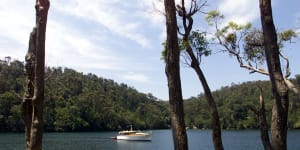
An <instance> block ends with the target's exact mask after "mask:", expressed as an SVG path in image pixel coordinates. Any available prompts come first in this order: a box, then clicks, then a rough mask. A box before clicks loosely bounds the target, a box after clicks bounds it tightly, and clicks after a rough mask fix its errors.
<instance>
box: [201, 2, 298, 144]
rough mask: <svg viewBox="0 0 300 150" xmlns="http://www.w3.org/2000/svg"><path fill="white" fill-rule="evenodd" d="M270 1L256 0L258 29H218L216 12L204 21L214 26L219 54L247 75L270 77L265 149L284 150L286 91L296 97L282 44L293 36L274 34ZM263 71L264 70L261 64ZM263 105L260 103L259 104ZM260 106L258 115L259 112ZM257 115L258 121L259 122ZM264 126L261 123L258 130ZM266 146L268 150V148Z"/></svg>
mask: <svg viewBox="0 0 300 150" xmlns="http://www.w3.org/2000/svg"><path fill="white" fill-rule="evenodd" d="M270 4H271V1H269V0H268V1H263V0H261V1H260V9H261V14H262V15H261V20H262V21H261V22H262V25H263V28H262V30H259V29H255V28H251V24H250V23H248V24H245V25H239V24H237V23H235V22H229V23H228V24H227V25H225V26H224V27H223V28H220V24H221V23H220V22H219V21H220V20H221V19H223V18H224V16H223V15H221V14H220V13H219V12H217V11H211V12H209V13H208V15H207V18H206V19H207V21H208V23H209V24H210V25H213V26H214V27H215V30H216V33H215V34H214V38H215V40H216V41H217V44H218V45H221V47H223V49H222V51H224V52H226V53H228V54H230V55H231V56H233V57H234V58H236V60H237V62H238V63H239V65H240V67H241V68H245V69H248V70H249V71H250V73H260V74H264V75H267V76H269V77H270V81H271V85H272V92H273V97H274V99H275V100H274V105H273V110H272V122H271V126H272V128H271V132H272V144H271V145H272V146H271V147H270V146H267V147H266V146H265V148H266V149H286V129H287V115H288V105H289V104H288V103H289V102H288V88H289V89H291V90H292V91H293V92H294V93H296V94H299V90H298V89H297V87H296V86H295V85H294V84H293V83H292V82H291V81H290V80H289V76H290V75H291V72H290V67H289V59H288V58H287V57H285V56H284V55H283V53H282V49H283V47H284V44H285V42H289V41H291V40H292V39H293V38H294V37H296V36H297V34H296V32H295V31H293V30H290V29H289V30H285V31H282V32H278V33H276V30H275V27H274V23H273V19H272V11H271V5H270ZM280 60H284V62H285V75H283V73H282V72H283V71H282V69H281V63H280ZM265 62H266V64H267V68H268V69H265V68H264V64H265ZM262 104H263V103H262ZM263 109H264V108H263V105H261V106H260V112H261V111H262V110H263ZM261 115H262V114H261V113H260V117H259V118H260V121H262V120H261V119H262V118H261V117H262V116H261ZM266 127H267V125H266V123H265V124H261V129H262V128H266ZM264 134H267V133H265V132H262V140H263V142H264V145H268V144H267V143H269V141H266V139H263V137H266V136H267V135H264ZM268 147H269V148H268Z"/></svg>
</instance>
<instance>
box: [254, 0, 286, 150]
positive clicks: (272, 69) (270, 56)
mask: <svg viewBox="0 0 300 150" xmlns="http://www.w3.org/2000/svg"><path fill="white" fill-rule="evenodd" d="M259 3H260V13H261V23H262V28H263V34H264V41H265V44H264V46H265V54H266V60H267V65H268V70H269V73H270V75H269V76H270V80H271V86H272V93H273V96H274V98H275V101H274V105H273V109H272V124H271V133H272V148H273V149H274V150H286V149H287V144H286V137H287V118H288V107H289V99H288V87H287V86H286V84H285V81H284V77H283V75H282V71H281V65H280V58H279V48H278V45H277V35H276V31H275V26H274V23H273V17H272V7H271V0H260V1H259Z"/></svg>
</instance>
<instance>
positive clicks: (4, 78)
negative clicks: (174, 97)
mask: <svg viewBox="0 0 300 150" xmlns="http://www.w3.org/2000/svg"><path fill="white" fill-rule="evenodd" d="M24 79H25V75H24V65H23V63H22V62H20V61H13V62H7V61H3V60H2V61H1V63H0V131H23V130H24V124H23V121H22V119H21V108H20V107H21V105H20V104H21V101H22V95H23V85H24ZM45 83H46V87H45V105H44V121H45V129H46V130H47V131H101V130H120V129H124V128H128V125H130V124H133V125H134V127H135V128H137V129H158V128H167V127H168V126H169V124H170V123H169V122H170V121H169V117H168V116H169V113H168V110H167V109H166V108H167V105H166V104H165V103H164V102H161V101H158V100H157V99H156V98H155V97H154V96H152V95H151V94H143V93H139V92H138V91H137V90H135V89H134V88H132V87H129V86H128V85H126V84H123V83H121V84H118V83H116V82H114V81H113V80H109V79H104V78H101V77H98V76H96V75H94V74H87V75H84V74H83V73H79V72H77V71H75V70H73V69H69V68H60V67H58V68H49V67H48V68H47V69H46V78H45Z"/></svg>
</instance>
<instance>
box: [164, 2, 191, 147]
mask: <svg viewBox="0 0 300 150" xmlns="http://www.w3.org/2000/svg"><path fill="white" fill-rule="evenodd" d="M164 5H165V11H166V28H167V57H166V75H167V80H168V88H169V103H170V111H171V124H172V133H173V142H174V149H175V150H187V149H188V142H187V134H186V129H185V123H184V111H183V99H182V91H181V81H180V71H179V70H180V68H179V48H178V38H177V21H176V9H175V2H174V0H164Z"/></svg>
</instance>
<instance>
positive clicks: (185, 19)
mask: <svg viewBox="0 0 300 150" xmlns="http://www.w3.org/2000/svg"><path fill="white" fill-rule="evenodd" d="M184 4H185V2H184V0H182V1H181V6H180V7H179V6H177V13H178V15H179V16H180V17H181V18H182V24H183V29H184V31H183V33H181V35H183V43H184V44H185V47H186V51H187V53H188V55H189V57H190V60H191V64H190V66H191V67H192V68H193V69H194V71H195V72H196V74H197V76H198V78H199V80H200V82H201V84H202V87H203V89H204V93H205V97H206V100H207V103H208V106H209V109H210V114H211V121H212V124H211V126H212V129H213V132H212V138H213V143H214V148H215V150H223V149H224V148H223V143H222V133H221V125H220V118H219V113H218V109H217V106H216V103H215V100H214V98H213V96H212V94H211V90H210V88H209V85H208V83H207V81H206V78H205V76H204V74H203V72H202V70H201V68H200V63H199V61H198V59H197V58H196V56H195V54H194V52H193V49H192V47H191V46H190V42H189V36H190V33H191V30H192V27H193V18H192V17H193V15H194V14H196V13H197V12H198V11H200V8H202V6H204V5H205V3H203V5H202V6H200V7H198V5H197V3H196V1H195V2H194V3H192V5H191V6H190V9H189V11H186V9H185V5H184ZM178 29H179V28H178Z"/></svg>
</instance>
